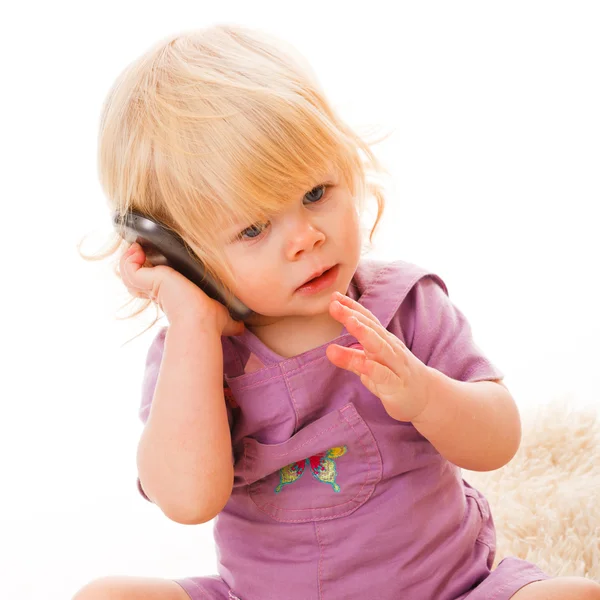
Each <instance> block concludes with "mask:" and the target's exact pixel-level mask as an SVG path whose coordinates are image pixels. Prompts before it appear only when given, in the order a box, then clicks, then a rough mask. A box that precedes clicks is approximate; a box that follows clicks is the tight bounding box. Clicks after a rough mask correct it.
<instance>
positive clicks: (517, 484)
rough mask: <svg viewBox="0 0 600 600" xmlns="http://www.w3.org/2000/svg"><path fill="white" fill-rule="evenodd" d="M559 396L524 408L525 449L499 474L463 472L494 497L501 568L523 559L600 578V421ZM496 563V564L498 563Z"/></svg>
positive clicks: (563, 572)
mask: <svg viewBox="0 0 600 600" xmlns="http://www.w3.org/2000/svg"><path fill="white" fill-rule="evenodd" d="M569 406H573V403H572V402H570V401H569V399H568V398H563V399H558V400H555V401H554V402H552V403H551V404H549V405H548V406H543V407H540V408H538V409H535V410H531V411H530V412H528V413H524V411H521V420H522V427H523V437H522V442H521V447H520V449H519V451H518V453H517V454H516V456H515V457H514V458H513V460H512V461H511V462H510V463H509V464H508V465H506V466H504V467H503V468H501V469H498V470H496V471H490V472H485V473H476V472H471V471H466V470H465V471H463V477H464V479H465V480H466V481H468V482H469V483H470V484H471V485H473V486H474V487H475V488H477V489H478V490H480V491H481V492H483V493H484V494H485V496H486V497H487V499H488V501H489V503H490V506H491V509H492V515H493V517H494V521H495V524H496V535H497V553H496V560H495V565H497V564H498V563H499V562H500V561H501V560H502V559H503V558H504V557H505V556H516V557H518V558H522V559H525V560H528V561H530V562H533V563H535V564H536V565H538V566H539V567H540V568H541V569H542V570H544V571H545V572H546V573H548V574H549V575H553V576H562V575H579V576H586V577H589V578H591V579H596V580H600V418H599V416H598V411H597V410H594V409H592V408H569ZM495 565H494V566H495Z"/></svg>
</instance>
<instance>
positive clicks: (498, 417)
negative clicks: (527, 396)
mask: <svg viewBox="0 0 600 600" xmlns="http://www.w3.org/2000/svg"><path fill="white" fill-rule="evenodd" d="M430 375H431V376H432V383H431V385H430V398H431V399H430V401H429V403H428V404H427V407H426V408H425V410H424V411H423V413H422V414H421V415H419V417H418V418H417V419H416V420H414V421H413V425H414V426H415V427H416V428H417V430H418V431H419V433H421V434H422V435H423V436H424V437H426V438H427V439H428V440H429V441H430V442H431V443H432V444H433V445H434V446H435V448H436V450H437V451H438V452H439V453H440V454H442V455H443V456H444V457H445V458H447V459H448V460H449V461H450V462H452V463H454V464H455V465H458V466H459V467H462V468H464V469H469V470H471V471H492V470H494V469H499V468H500V467H502V466H503V465H505V464H506V463H507V462H509V461H510V460H511V459H512V457H513V456H514V455H515V453H516V452H517V450H518V448H519V444H520V441H521V419H520V417H519V411H518V409H517V406H516V404H515V401H514V400H513V397H512V395H511V394H510V392H509V391H508V389H507V388H506V386H505V385H504V384H503V383H501V382H500V381H477V382H465V381H457V380H455V379H452V378H450V377H448V376H447V375H445V374H444V373H442V372H440V371H437V370H435V369H431V370H430Z"/></svg>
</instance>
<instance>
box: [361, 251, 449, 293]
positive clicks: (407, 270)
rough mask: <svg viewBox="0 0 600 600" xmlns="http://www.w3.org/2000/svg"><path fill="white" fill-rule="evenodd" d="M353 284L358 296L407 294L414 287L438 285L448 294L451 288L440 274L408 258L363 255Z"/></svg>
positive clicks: (427, 287)
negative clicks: (378, 257)
mask: <svg viewBox="0 0 600 600" xmlns="http://www.w3.org/2000/svg"><path fill="white" fill-rule="evenodd" d="M352 285H353V286H354V292H355V296H356V297H360V296H362V295H363V294H367V295H373V294H379V295H388V294H394V295H398V294H399V295H400V296H402V297H403V298H404V297H406V296H408V294H409V292H411V291H412V290H413V288H415V287H417V288H425V289H433V288H438V291H441V292H442V293H443V294H445V295H448V288H447V286H446V283H445V282H444V280H443V279H442V278H441V277H440V275H438V274H437V273H435V272H434V271H432V270H431V269H428V268H427V267H425V266H422V265H418V264H416V263H412V262H409V261H405V260H393V261H389V260H388V261H386V260H382V259H362V260H361V261H360V263H359V264H358V267H357V269H356V272H355V274H354V277H353V280H352ZM433 293H435V291H434V292H433ZM356 297H355V299H356Z"/></svg>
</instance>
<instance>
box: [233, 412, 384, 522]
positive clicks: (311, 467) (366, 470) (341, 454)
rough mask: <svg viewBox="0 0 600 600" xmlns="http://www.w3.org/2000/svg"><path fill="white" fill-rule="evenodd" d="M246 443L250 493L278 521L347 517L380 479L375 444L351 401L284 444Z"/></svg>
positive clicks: (244, 469)
mask: <svg viewBox="0 0 600 600" xmlns="http://www.w3.org/2000/svg"><path fill="white" fill-rule="evenodd" d="M242 441H243V457H242V460H241V461H240V467H241V470H242V473H241V475H242V477H243V479H244V480H245V482H246V485H247V486H248V494H249V496H250V498H251V500H252V502H254V504H255V505H256V506H257V507H258V508H259V510H261V511H262V512H264V513H266V514H267V515H269V516H270V517H272V518H273V519H275V520H276V521H282V522H286V523H302V522H307V521H323V520H328V519H336V518H339V517H343V516H345V515H348V514H350V513H352V512H354V511H355V510H356V509H357V508H358V507H359V506H362V505H363V504H364V503H365V502H366V501H367V500H368V499H369V497H370V496H371V494H372V493H373V491H374V489H375V486H376V485H377V483H378V482H379V481H380V480H381V476H382V470H383V467H382V461H381V454H380V452H379V448H378V446H377V442H376V441H375V438H374V437H373V434H372V433H371V430H370V429H369V427H368V425H367V424H366V423H365V421H364V420H363V418H362V417H361V416H360V415H359V413H358V411H357V410H356V408H355V406H354V404H353V403H351V402H350V403H348V404H346V405H345V406H343V407H342V408H340V409H339V410H336V411H333V412H331V413H328V414H327V415H325V416H324V417H321V418H320V419H318V420H316V421H314V422H312V423H311V424H310V425H307V426H306V427H304V428H303V429H301V430H300V431H299V432H298V433H296V434H295V435H293V436H292V437H291V438H290V439H289V440H287V441H285V442H283V443H281V444H272V445H267V444H261V443H260V442H258V441H257V440H255V439H254V438H251V437H248V438H244V439H243V440H242Z"/></svg>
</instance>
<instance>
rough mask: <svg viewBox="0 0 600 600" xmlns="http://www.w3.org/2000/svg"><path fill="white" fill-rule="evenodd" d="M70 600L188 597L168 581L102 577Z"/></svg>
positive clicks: (183, 599)
mask: <svg viewBox="0 0 600 600" xmlns="http://www.w3.org/2000/svg"><path fill="white" fill-rule="evenodd" d="M72 600H190V597H189V596H188V595H187V593H186V592H185V590H184V589H183V588H182V587H181V586H180V585H179V584H178V583H176V582H175V581H170V580H169V579H159V578H154V577H102V578H100V579H94V580H93V581H91V582H90V583H88V584H87V585H85V586H84V587H82V588H81V589H80V590H79V591H78V592H77V593H76V594H75V596H73V599H72Z"/></svg>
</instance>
